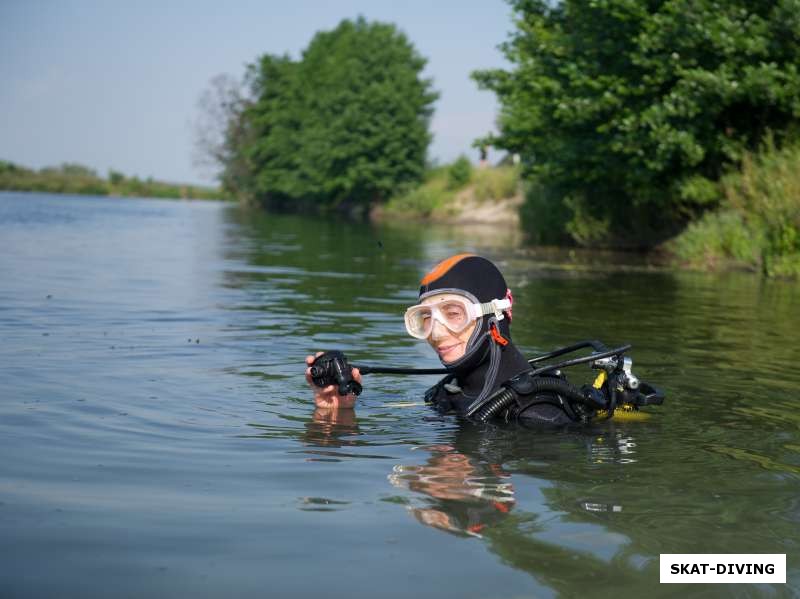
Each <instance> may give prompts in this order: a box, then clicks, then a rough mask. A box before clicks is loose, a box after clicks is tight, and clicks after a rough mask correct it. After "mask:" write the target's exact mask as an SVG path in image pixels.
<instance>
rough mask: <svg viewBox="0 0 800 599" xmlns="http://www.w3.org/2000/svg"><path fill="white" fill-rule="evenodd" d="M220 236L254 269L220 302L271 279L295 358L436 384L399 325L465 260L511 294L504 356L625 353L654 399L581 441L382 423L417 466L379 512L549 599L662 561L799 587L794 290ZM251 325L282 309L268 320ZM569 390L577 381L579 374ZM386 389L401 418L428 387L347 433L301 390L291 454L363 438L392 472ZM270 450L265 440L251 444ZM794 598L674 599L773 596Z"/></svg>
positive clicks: (279, 229) (259, 235)
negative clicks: (346, 357) (754, 567)
mask: <svg viewBox="0 0 800 599" xmlns="http://www.w3.org/2000/svg"><path fill="white" fill-rule="evenodd" d="M229 217H230V221H231V222H232V223H235V224H236V227H235V229H231V231H232V233H235V234H236V235H239V234H241V233H242V232H246V236H247V239H248V243H247V244H246V245H242V244H241V243H239V244H237V245H236V248H237V249H236V251H237V252H239V254H238V255H237V256H236V257H237V258H238V259H241V260H244V261H245V262H246V263H247V264H250V265H252V266H254V267H258V269H257V270H254V271H252V272H238V273H234V274H231V275H230V278H229V280H230V284H231V285H236V286H241V287H243V288H248V287H251V288H253V287H255V288H258V287H259V285H263V284H264V283H265V281H267V280H268V281H269V284H270V285H272V286H274V287H275V288H276V289H280V290H282V291H281V297H284V298H292V300H291V301H292V305H291V307H290V308H287V313H288V311H291V312H292V313H293V318H295V321H294V323H293V326H294V330H295V334H297V335H299V336H301V337H302V338H304V339H305V340H306V342H305V346H304V349H305V350H307V351H311V350H313V349H326V348H330V347H338V348H341V349H344V350H345V351H347V352H349V353H350V355H351V357H352V358H354V359H355V360H364V361H366V360H369V361H372V362H383V363H387V364H389V363H390V364H394V365H410V364H418V365H423V364H424V365H435V363H436V362H435V360H434V359H433V357H432V356H429V355H428V354H427V353H426V351H425V348H424V347H420V345H419V344H415V343H414V342H413V341H411V340H409V339H407V338H405V337H404V336H403V333H402V325H401V320H400V315H401V314H402V310H403V308H404V307H405V306H406V305H408V304H409V303H412V302H413V300H414V298H415V293H416V288H415V285H416V282H417V281H418V280H419V277H420V275H421V274H422V273H423V272H424V271H425V269H426V268H427V267H429V266H430V265H431V264H433V263H434V262H435V261H436V260H438V259H441V258H443V257H445V256H447V255H450V254H452V253H454V252H460V251H476V252H479V253H482V254H483V255H486V256H488V257H489V258H491V259H493V260H495V261H496V262H497V263H498V264H499V265H500V266H501V268H502V269H503V271H504V272H505V274H506V276H507V279H508V281H509V283H510V286H511V287H512V289H513V291H514V295H515V299H516V303H515V309H514V314H515V319H514V325H513V333H514V339H515V341H516V342H517V344H518V345H520V346H521V347H522V348H523V349H524V350H525V351H527V352H530V353H533V352H537V351H544V350H548V349H552V348H554V347H557V346H559V345H563V344H567V343H570V342H574V341H576V340H579V339H583V338H598V339H602V340H604V341H606V342H607V343H613V344H621V343H625V342H630V343H633V344H634V352H633V354H632V355H633V357H634V362H635V365H636V371H637V372H638V373H639V375H640V376H641V377H642V378H644V379H645V380H648V381H651V382H653V383H656V384H658V385H659V386H661V387H663V388H664V390H665V391H666V393H667V398H668V399H667V403H666V404H665V405H664V406H663V407H662V408H659V409H654V410H652V412H653V416H652V418H650V419H649V420H648V421H647V422H631V423H625V422H619V423H609V424H605V425H597V426H595V427H593V428H591V429H588V430H581V431H549V432H542V431H538V432H533V431H529V430H520V429H516V428H511V429H508V428H496V427H486V428H475V427H472V426H470V425H462V424H453V423H451V422H448V423H447V425H446V426H444V427H443V428H441V429H437V432H436V435H434V436H432V437H431V436H430V435H428V434H427V433H426V429H424V428H422V429H420V430H414V426H415V425H414V422H419V421H421V420H425V419H429V420H431V419H435V417H434V416H433V415H432V414H430V413H428V412H426V411H425V408H422V407H418V408H415V409H412V410H407V411H406V412H405V413H402V414H399V415H398V414H396V413H394V414H392V418H394V420H393V421H392V422H394V423H395V424H394V426H398V427H410V428H409V429H408V430H409V431H410V432H408V434H406V435H405V436H403V438H402V442H403V443H406V444H408V445H409V446H411V447H412V448H413V452H412V454H408V455H409V456H410V457H409V458H406V459H401V460H400V461H395V462H394V463H393V464H392V465H391V466H388V465H387V470H389V472H387V476H388V479H389V483H387V484H389V485H391V487H392V490H391V491H390V492H389V495H388V496H386V497H384V498H383V500H384V501H388V502H390V503H395V504H397V505H398V509H405V510H407V511H408V514H409V518H412V519H414V520H416V521H417V522H419V523H421V524H423V525H425V526H427V527H432V528H434V529H437V530H440V531H443V532H446V533H451V534H452V535H453V536H454V538H460V539H461V542H473V543H475V542H477V543H483V544H484V546H485V547H486V548H488V550H489V551H490V552H491V553H493V554H494V555H496V556H497V558H499V559H500V562H501V563H502V564H503V565H504V566H505V567H511V568H513V569H516V570H519V571H524V572H527V573H529V574H530V575H531V576H532V577H533V579H534V580H535V581H536V583H537V584H538V585H540V586H538V587H537V588H538V591H537V592H538V593H542V594H544V595H549V594H552V593H556V594H559V595H563V596H574V595H578V594H581V593H584V594H585V593H588V594H592V593H593V592H596V593H598V594H600V595H612V594H619V595H622V596H641V595H644V594H645V593H647V594H651V595H652V594H654V589H658V587H657V585H654V583H655V582H657V580H658V556H659V554H661V553H786V554H787V556H788V569H789V577H788V578H789V581H790V582H793V583H794V585H797V584H798V582H800V577H799V576H798V566H799V565H800V564H799V563H798V558H797V555H798V554H797V550H798V543H799V542H800V533H798V524H800V499H799V498H800V476H798V475H800V430H799V429H800V416H798V408H800V397H798V391H797V390H798V387H799V386H800V375H798V372H797V364H798V361H799V360H800V348H798V344H797V342H796V340H797V338H798V334H800V308H798V306H800V303H799V302H800V288H798V286H797V285H796V284H793V283H789V282H782V281H764V280H762V279H759V278H758V277H755V276H752V275H750V274H747V273H727V274H719V275H701V274H694V273H674V272H668V271H665V270H663V269H659V268H658V267H655V266H653V265H649V264H647V263H645V262H644V261H643V260H642V259H640V258H637V257H632V256H624V255H622V256H621V255H614V254H599V255H593V254H587V253H575V252H563V251H557V250H542V249H530V248H525V247H523V246H521V245H519V243H518V241H517V240H508V239H504V238H503V237H502V235H501V234H499V233H497V232H488V233H487V232H486V231H483V232H482V233H481V234H480V235H478V234H477V233H475V232H474V231H473V232H463V231H454V230H449V229H447V228H435V227H430V226H427V225H426V226H416V225H408V224H405V225H391V224H386V225H383V226H372V227H369V226H364V225H354V224H351V223H347V222H338V221H331V222H327V223H318V222H313V223H312V222H311V221H309V220H306V219H303V218H300V217H266V216H263V215H258V214H254V213H247V212H232V213H231V214H230V215H229ZM259 269H260V270H259ZM271 269H278V270H271ZM276 293H277V292H276ZM254 308H255V309H263V310H265V311H267V312H270V313H273V314H274V313H275V311H276V310H280V308H279V307H278V306H277V305H276V304H275V303H274V302H267V303H265V304H261V305H257V306H254ZM575 376H576V377H578V378H579V379H581V377H583V378H582V379H581V382H583V381H584V380H586V379H587V378H588V376H589V373H588V372H585V371H577V372H576V373H575ZM370 383H373V384H372V385H370ZM398 384H399V385H402V386H403V393H404V395H403V396H402V397H401V398H400V399H405V400H408V401H411V402H413V401H414V400H415V399H416V400H417V401H418V400H419V397H420V395H421V391H422V389H423V388H424V384H423V383H421V382H418V381H413V380H408V379H407V380H404V381H401V380H399V379H393V380H391V381H389V382H388V383H386V382H385V381H382V380H381V379H377V378H376V379H374V381H373V380H369V381H368V382H367V385H366V387H367V390H366V392H365V395H364V396H363V397H364V399H363V401H362V406H360V407H359V408H358V409H357V410H356V413H355V414H349V413H348V414H336V413H327V412H321V411H319V410H317V411H316V412H315V411H314V410H313V408H312V407H311V405H310V394H308V393H307V392H306V391H304V390H303V389H300V390H298V394H299V395H298V397H300V398H302V397H303V393H306V397H307V398H308V401H309V405H308V407H307V408H306V409H305V414H306V415H305V416H304V418H306V420H305V426H304V431H303V432H302V433H299V432H298V433H294V436H295V438H296V439H297V440H298V442H300V443H302V444H304V445H305V446H307V447H308V448H309V451H310V452H312V453H314V455H316V458H314V459H324V458H325V456H326V455H327V456H328V457H329V458H331V459H335V460H340V459H343V457H344V458H346V456H348V455H349V454H348V449H352V448H353V447H356V446H358V445H359V444H360V443H361V442H362V440H363V439H368V441H366V443H367V444H368V445H372V447H371V448H370V449H371V451H373V452H374V453H375V454H381V455H382V457H386V458H387V459H391V456H392V455H393V452H392V451H384V452H383V454H382V452H381V450H380V446H381V436H380V432H376V428H379V427H378V424H379V423H380V422H381V418H382V417H383V416H385V414H386V413H387V412H391V409H390V408H387V406H391V405H392V404H391V402H392V401H397V400H398V397H397V393H396V391H393V390H392V385H395V386H396V385H398ZM301 386H302V385H301ZM405 419H411V420H412V422H411V423H408V422H406V421H405ZM400 422H403V424H399V423H400ZM256 429H259V425H258V424H257V425H256ZM404 430H406V429H404ZM395 432H396V431H395ZM274 434H275V430H274V429H272V428H271V427H270V426H268V425H263V426H260V430H259V431H258V432H257V433H256V435H255V436H259V435H262V436H267V437H269V436H271V435H274ZM279 434H280V433H279ZM376 446H377V447H376ZM395 453H396V452H395ZM412 458H413V459H412ZM373 482H374V483H375V484H378V482H377V481H373ZM442 560H443V563H444V564H445V565H446V564H447V563H448V562H447V558H446V557H445V558H442ZM663 588H665V589H666V588H667V587H663ZM791 588H792V586H791V584H790V585H788V586H787V587H782V586H776V587H773V588H767V587H738V589H737V588H734V587H724V586H723V587H713V588H709V587H706V588H697V587H695V588H691V587H686V588H682V589H680V593H681V594H685V595H691V594H696V595H702V596H729V595H730V594H732V593H733V594H737V593H738V594H743V595H746V596H749V595H751V594H755V595H760V594H762V593H766V594H768V595H771V596H772V595H775V594H777V595H778V596H783V595H786V594H790V592H791ZM675 592H676V590H675V588H674V587H673V588H671V589H669V591H667V590H663V591H662V592H661V593H660V594H663V595H667V594H671V593H675ZM655 594H656V595H658V594H659V593H658V592H656V593H655Z"/></svg>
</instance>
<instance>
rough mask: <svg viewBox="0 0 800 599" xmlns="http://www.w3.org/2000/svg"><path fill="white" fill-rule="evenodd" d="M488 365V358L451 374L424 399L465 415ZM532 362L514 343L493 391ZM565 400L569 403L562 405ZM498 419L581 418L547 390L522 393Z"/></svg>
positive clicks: (529, 421)
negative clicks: (529, 361) (469, 368)
mask: <svg viewBox="0 0 800 599" xmlns="http://www.w3.org/2000/svg"><path fill="white" fill-rule="evenodd" d="M488 369H489V360H488V359H487V360H485V361H483V362H482V363H481V364H479V365H478V366H477V367H476V368H475V369H473V370H471V371H469V372H465V373H462V374H461V375H460V376H458V375H448V376H446V377H445V378H443V379H442V380H440V381H439V382H438V383H437V384H436V385H434V386H433V387H431V388H430V389H428V391H427V392H426V393H425V401H426V402H427V403H429V404H430V405H432V406H433V407H434V408H435V409H436V410H437V411H438V412H440V413H442V414H461V415H463V414H464V413H465V412H466V410H467V407H468V406H469V405H470V404H471V403H472V402H473V401H474V400H475V399H476V398H477V397H478V395H479V394H480V393H481V391H482V390H483V387H484V382H485V379H486V376H487V371H488ZM531 371H532V369H531V366H530V365H529V364H528V361H527V360H526V359H525V357H524V356H523V355H522V353H521V352H520V351H519V350H518V349H517V348H516V347H515V346H514V345H513V344H511V343H509V344H508V345H507V346H505V347H504V348H503V349H502V352H501V359H500V367H499V369H498V373H497V377H496V380H497V381H498V382H497V384H496V385H495V386H494V388H493V389H492V391H491V392H490V394H491V393H493V392H495V391H497V390H498V389H500V387H502V386H503V384H505V383H506V382H507V381H509V380H511V379H512V378H514V377H515V376H518V375H520V374H522V373H525V372H531ZM565 404H566V407H563V406H564V405H565ZM495 419H497V420H500V421H505V422H520V423H522V424H548V425H563V424H569V423H571V422H575V421H576V420H578V418H577V416H576V414H575V413H574V411H572V410H570V409H569V402H568V400H566V399H565V398H563V397H559V396H558V394H557V393H554V392H551V391H545V392H540V393H532V394H530V395H522V396H520V397H519V398H518V399H517V400H516V401H514V402H513V403H512V404H511V405H510V406H509V407H508V408H506V409H504V410H502V411H501V412H500V413H499V414H497V416H496V417H495Z"/></svg>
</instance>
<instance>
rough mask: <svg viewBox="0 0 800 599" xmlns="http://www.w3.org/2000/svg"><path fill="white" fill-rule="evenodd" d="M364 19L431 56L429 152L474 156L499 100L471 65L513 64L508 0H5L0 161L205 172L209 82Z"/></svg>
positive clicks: (167, 173)
mask: <svg viewBox="0 0 800 599" xmlns="http://www.w3.org/2000/svg"><path fill="white" fill-rule="evenodd" d="M358 15H363V16H365V17H366V18H367V19H369V20H379V21H385V22H392V23H395V24H396V25H398V26H399V27H400V29H402V30H403V31H404V32H405V33H406V35H407V36H408V37H409V39H410V40H411V42H412V43H413V44H414V45H415V46H416V48H417V50H418V51H419V52H420V53H421V54H422V55H423V56H425V57H427V58H428V60H429V62H428V66H427V70H426V73H425V74H426V75H427V76H429V77H431V78H433V80H434V87H435V88H436V89H437V90H438V91H439V92H440V94H441V97H440V99H439V101H438V102H437V104H436V113H435V115H434V118H433V121H432V125H431V129H432V132H433V134H434V140H433V143H432V145H431V148H430V155H431V156H432V157H433V158H435V159H438V160H440V161H450V160H452V159H454V158H455V157H456V156H458V154H460V153H462V152H465V153H467V154H468V155H469V156H470V158H472V159H473V160H475V159H476V152H475V150H472V149H471V148H470V144H471V142H472V140H473V139H474V138H475V137H478V136H480V135H483V134H485V133H487V132H488V131H490V130H492V129H493V126H494V120H495V115H496V112H497V102H496V100H495V97H494V95H493V94H492V93H490V92H485V91H479V90H478V89H477V87H476V86H475V84H474V83H473V82H472V80H471V79H470V78H469V73H470V72H471V71H472V70H474V69H477V68H486V67H498V66H507V63H506V62H505V59H504V58H503V56H502V54H501V53H500V51H499V50H498V49H497V46H498V44H500V43H501V42H503V41H504V40H505V39H506V38H507V37H508V32H509V31H511V29H512V22H511V11H510V8H509V6H508V5H507V4H506V3H505V2H504V1H503V0H474V1H473V0H470V1H455V0H453V1H451V0H446V1H434V2H431V1H430V0H428V1H422V0H406V1H405V2H397V1H395V2H391V1H388V0H373V1H367V0H338V1H337V0H330V1H327V2H325V1H321V0H294V1H292V2H274V1H272V2H271V1H261V2H256V1H234V2H228V3H223V2H219V1H216V2H210V1H204V0H198V1H194V2H190V1H177V0H176V1H161V2H156V1H151V0H140V1H137V2H123V1H122V0H119V1H113V2H112V1H90V0H83V1H77V0H27V1H26V0H0V160H10V161H12V162H16V163H18V164H22V165H25V166H31V167H35V168H40V167H42V166H48V165H57V164H60V163H62V162H79V163H82V164H86V165H88V166H90V167H92V168H95V169H97V170H98V172H99V173H101V174H102V175H105V174H106V173H107V171H108V169H109V168H114V169H116V170H120V171H122V172H124V173H125V174H127V175H138V176H140V177H148V176H152V177H155V178H157V179H164V180H168V181H180V182H203V181H204V180H205V181H207V178H204V174H203V172H202V171H200V170H198V169H197V168H195V167H194V166H193V165H192V142H193V137H194V136H193V125H192V123H193V121H194V120H195V119H196V118H197V114H198V108H197V102H198V99H199V97H200V95H201V93H202V92H203V90H204V89H206V87H207V86H208V83H209V81H210V80H211V78H212V77H214V76H215V75H218V74H220V73H229V74H231V75H234V76H236V77H239V76H241V74H242V73H243V72H244V67H245V65H246V64H247V63H250V62H253V61H254V60H255V59H256V57H257V56H259V55H261V54H264V53H270V54H283V53H286V52H288V53H289V54H291V55H292V56H293V57H297V56H298V54H299V52H300V51H301V50H302V49H303V48H305V47H306V46H307V45H308V42H309V41H310V40H311V38H312V36H313V35H314V33H315V32H316V31H319V30H321V29H332V28H333V27H335V26H336V25H337V24H338V23H339V21H341V20H342V19H343V18H354V17H356V16H358Z"/></svg>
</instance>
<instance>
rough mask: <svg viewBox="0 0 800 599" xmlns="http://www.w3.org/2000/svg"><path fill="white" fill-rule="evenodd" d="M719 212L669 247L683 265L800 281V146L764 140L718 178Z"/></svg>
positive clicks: (685, 232) (681, 236) (701, 220)
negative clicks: (735, 266) (734, 268)
mask: <svg viewBox="0 0 800 599" xmlns="http://www.w3.org/2000/svg"><path fill="white" fill-rule="evenodd" d="M721 188H722V191H723V193H724V197H725V199H724V206H725V208H724V209H723V210H721V211H718V212H711V213H707V214H706V215H704V216H703V218H701V219H700V220H699V221H697V222H695V223H692V224H691V225H689V227H687V229H686V231H684V232H683V233H682V234H681V235H680V236H679V237H678V238H676V239H675V240H674V241H673V242H672V243H671V245H670V249H671V250H672V251H673V252H674V253H675V254H676V256H677V257H678V258H679V259H681V260H682V261H684V262H687V263H689V264H691V265H693V266H701V267H715V266H717V265H719V264H722V263H726V262H731V261H733V262H737V263H740V264H743V265H747V266H749V267H753V268H760V269H762V270H763V271H764V273H765V274H767V275H769V276H800V144H795V145H790V146H787V147H786V148H784V149H782V150H778V149H776V148H775V146H774V143H773V142H772V140H771V138H768V141H767V143H766V144H765V146H764V148H763V150H762V151H761V152H760V153H758V154H755V155H753V154H749V153H748V154H745V155H744V157H743V159H742V167H741V170H739V171H736V172H732V173H730V174H727V175H725V176H724V177H723V178H722V182H721Z"/></svg>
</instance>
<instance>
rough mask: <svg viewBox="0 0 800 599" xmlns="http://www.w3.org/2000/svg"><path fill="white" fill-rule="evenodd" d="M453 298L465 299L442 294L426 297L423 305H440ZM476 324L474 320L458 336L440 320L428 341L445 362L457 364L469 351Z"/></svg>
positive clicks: (435, 322) (436, 322) (435, 321)
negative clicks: (468, 342) (469, 342)
mask: <svg viewBox="0 0 800 599" xmlns="http://www.w3.org/2000/svg"><path fill="white" fill-rule="evenodd" d="M453 298H458V299H464V298H463V297H462V296H460V295H455V294H453V293H441V294H439V295H432V296H430V297H426V298H425V299H424V300H422V303H423V304H438V303H440V302H446V301H447V300H451V299H453ZM475 323H476V321H474V320H473V321H472V322H471V323H470V324H469V326H468V327H467V328H466V329H464V330H463V331H461V332H460V333H458V334H456V333H453V332H452V331H451V330H450V329H448V328H447V327H446V326H444V325H443V324H442V323H441V322H439V321H438V320H434V321H433V328H432V329H431V334H430V335H428V339H427V341H428V343H429V344H430V346H431V347H432V348H433V349H434V350H436V353H437V354H439V358H441V360H442V361H443V362H445V363H450V362H455V361H456V360H458V359H459V358H460V357H462V356H463V355H464V353H465V352H466V351H467V341H469V337H470V335H472V331H474V330H475Z"/></svg>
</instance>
